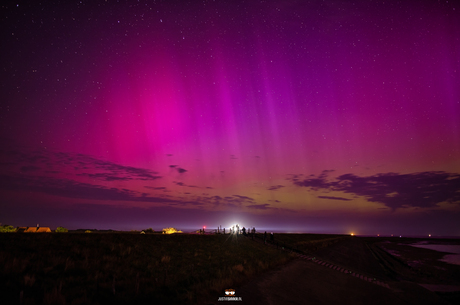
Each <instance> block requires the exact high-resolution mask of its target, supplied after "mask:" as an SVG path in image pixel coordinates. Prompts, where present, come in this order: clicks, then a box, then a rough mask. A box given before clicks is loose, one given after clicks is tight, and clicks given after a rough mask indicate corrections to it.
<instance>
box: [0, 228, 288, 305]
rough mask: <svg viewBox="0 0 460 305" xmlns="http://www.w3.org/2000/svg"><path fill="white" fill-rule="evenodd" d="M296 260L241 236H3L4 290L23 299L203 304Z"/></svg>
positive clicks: (0, 290) (0, 275)
mask: <svg viewBox="0 0 460 305" xmlns="http://www.w3.org/2000/svg"><path fill="white" fill-rule="evenodd" d="M290 258H291V256H290V255H289V254H288V253H287V252H283V251H279V250H277V249H275V248H272V247H266V246H264V245H263V243H260V242H255V241H252V240H251V239H250V238H247V237H244V236H241V235H240V236H238V237H236V236H230V235H194V234H171V235H167V234H144V235H141V234H129V233H128V234H120V233H93V234H78V233H73V234H40V235H35V234H33V235H32V234H3V235H1V236H0V281H1V282H2V283H4V284H3V285H1V286H0V295H2V300H3V301H9V303H20V302H22V303H23V304H34V303H35V304H41V303H44V304H75V305H76V304H128V303H130V304H143V303H145V304H147V303H148V304H193V303H195V304H199V303H202V302H204V300H206V299H207V298H208V297H209V296H210V295H212V294H216V293H218V294H222V293H223V291H224V290H225V289H229V288H232V287H235V286H236V285H237V284H239V283H242V282H243V281H247V279H248V278H249V277H251V276H253V275H255V274H258V273H260V272H263V271H265V270H267V269H270V268H272V267H274V266H277V265H279V264H283V263H285V262H287V261H288V260H289V259H290ZM7 303H8V302H7ZM5 304H6V303H5Z"/></svg>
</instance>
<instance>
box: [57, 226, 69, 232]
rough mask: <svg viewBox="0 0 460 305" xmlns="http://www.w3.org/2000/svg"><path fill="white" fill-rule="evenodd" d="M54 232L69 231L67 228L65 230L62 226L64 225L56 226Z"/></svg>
mask: <svg viewBox="0 0 460 305" xmlns="http://www.w3.org/2000/svg"><path fill="white" fill-rule="evenodd" d="M56 232H57V233H67V232H69V230H67V229H66V228H64V227H57V228H56Z"/></svg>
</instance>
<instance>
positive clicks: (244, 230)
mask: <svg viewBox="0 0 460 305" xmlns="http://www.w3.org/2000/svg"><path fill="white" fill-rule="evenodd" d="M242 231H243V235H246V229H245V227H243V230H242Z"/></svg>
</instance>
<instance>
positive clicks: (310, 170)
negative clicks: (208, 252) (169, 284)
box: [0, 0, 460, 236]
mask: <svg viewBox="0 0 460 305" xmlns="http://www.w3.org/2000/svg"><path fill="white" fill-rule="evenodd" d="M2 3H4V1H2ZM0 17H1V26H0V27H1V47H0V52H1V55H0V56H1V58H0V60H1V66H0V67H1V70H0V77H1V89H0V162H1V163H0V222H1V223H3V224H11V225H14V226H35V225H36V224H37V223H39V224H40V225H41V226H50V227H52V228H53V227H54V228H55V227H57V226H64V227H67V228H69V229H77V228H98V229H123V230H130V229H145V228H148V227H152V228H154V229H161V228H164V227H167V226H168V227H169V226H174V227H177V228H179V229H183V230H192V229H198V228H200V227H202V226H206V227H207V228H216V227H217V226H218V225H222V227H228V226H229V225H231V224H233V223H239V224H241V225H244V226H251V227H252V226H255V227H256V228H258V229H261V230H272V231H289V232H315V233H316V232H322V233H351V232H354V233H355V234H369V235H374V234H375V235H377V234H381V235H389V234H395V235H428V234H432V235H443V236H445V235H456V236H460V221H458V220H459V219H460V192H459V190H460V35H459V33H460V5H459V3H458V2H456V1H435V0H433V1H419V0H413V1H370V0H357V1H345V0H343V1H341V0H324V1H300V0H280V1H259V0H257V1H250V0H247V1H239V0H216V1H207V0H206V1H174V0H171V1H145V0H139V1H121V0H120V1H111V0H106V1H67V0H66V1H55V2H53V1H42V3H40V2H39V1H27V2H26V1H16V2H9V3H8V4H2V5H1V15H0Z"/></svg>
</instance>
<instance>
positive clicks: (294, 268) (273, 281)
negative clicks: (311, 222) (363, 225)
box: [210, 237, 460, 305]
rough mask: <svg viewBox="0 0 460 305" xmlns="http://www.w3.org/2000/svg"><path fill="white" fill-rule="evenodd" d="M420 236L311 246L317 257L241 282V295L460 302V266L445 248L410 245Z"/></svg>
mask: <svg viewBox="0 0 460 305" xmlns="http://www.w3.org/2000/svg"><path fill="white" fill-rule="evenodd" d="M419 241H420V239H399V238H397V239H396V238H394V239H391V238H390V239H381V238H359V237H353V238H342V239H340V240H339V241H338V242H336V243H334V244H332V245H330V246H328V247H324V248H321V249H318V250H316V251H311V255H310V256H309V257H311V256H313V257H315V260H311V259H306V258H304V257H301V258H299V259H297V260H294V261H291V262H290V263H288V264H286V265H285V266H282V267H280V268H277V269H276V270H272V271H269V272H267V273H265V274H264V275H262V276H259V277H257V278H256V279H253V280H251V281H250V282H248V283H246V284H244V285H242V286H240V287H238V288H236V295H237V296H240V297H241V298H242V300H243V302H242V303H243V304H394V305H397V304H414V305H415V304H460V266H457V265H452V264H447V263H444V262H441V261H438V259H439V258H442V257H443V255H445V253H444V254H443V253H440V252H437V251H432V250H428V249H420V248H414V247H411V246H409V245H408V244H411V243H414V242H419ZM429 242H432V243H449V244H459V241H458V240H437V241H436V240H430V241H429ZM389 252H390V253H393V255H391V254H389ZM318 260H320V261H321V262H323V264H324V265H322V264H318V263H317V262H318ZM315 261H316V263H315ZM328 266H329V267H328ZM344 269H346V270H347V271H348V272H352V273H354V274H357V275H358V276H352V275H351V273H345V272H341V271H340V270H344ZM366 279H367V280H366ZM374 280H375V281H374ZM377 281H378V283H381V285H377V284H376V282H377ZM427 288H428V289H427ZM210 303H212V302H210ZM219 303H220V302H219ZM214 304H217V302H215V303H214Z"/></svg>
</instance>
